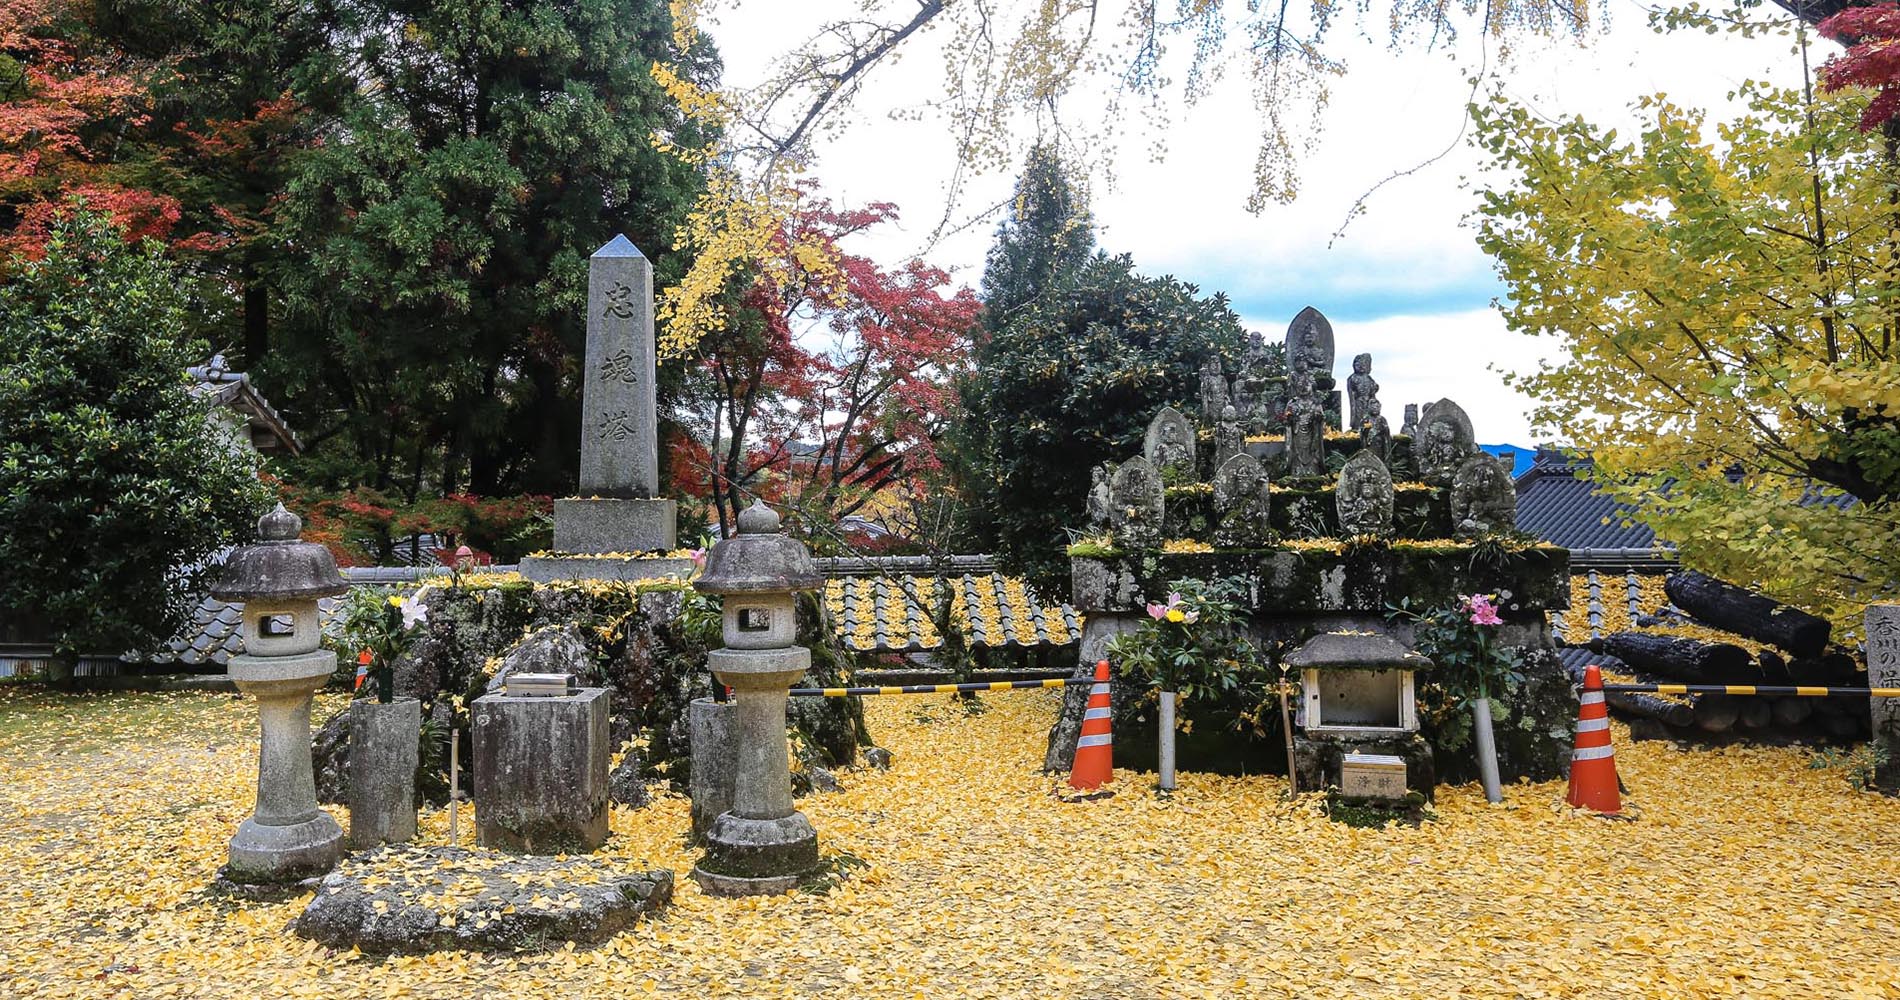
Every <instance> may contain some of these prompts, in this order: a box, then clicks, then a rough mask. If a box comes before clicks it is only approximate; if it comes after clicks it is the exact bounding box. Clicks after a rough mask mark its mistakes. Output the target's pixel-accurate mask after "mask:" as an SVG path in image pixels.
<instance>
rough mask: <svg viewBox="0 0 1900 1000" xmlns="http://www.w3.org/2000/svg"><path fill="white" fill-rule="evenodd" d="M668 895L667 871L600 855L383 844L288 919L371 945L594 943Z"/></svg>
mask: <svg viewBox="0 0 1900 1000" xmlns="http://www.w3.org/2000/svg"><path fill="white" fill-rule="evenodd" d="M672 899H673V873H672V872H670V871H666V870H663V869H662V870H654V871H645V870H640V869H634V868H623V867H619V866H616V865H614V864H613V863H611V862H606V861H603V860H602V859H601V858H598V857H585V858H550V857H528V856H518V855H507V854H498V853H495V852H492V851H471V850H468V849H466V848H460V847H414V846H401V847H386V848H382V849H379V850H375V851H367V852H364V853H362V854H357V855H354V856H352V857H350V858H348V859H346V860H345V861H344V862H343V864H341V865H339V866H338V867H337V869H336V870H335V871H333V872H331V873H330V874H329V875H327V876H325V877H324V879H323V881H322V882H321V883H319V885H318V887H317V894H316V896H315V898H313V899H311V901H310V905H309V906H307V907H305V908H304V911H303V913H302V914H301V915H299V916H298V917H297V919H296V920H295V921H294V922H293V923H292V925H291V927H292V929H293V930H294V931H296V933H297V934H298V935H300V936H302V937H306V938H309V939H310V940H312V941H316V942H318V943H319V944H323V945H325V946H328V947H331V948H339V949H342V948H350V947H356V948H361V949H362V950H363V951H364V952H366V953H371V954H390V953H400V954H411V955H415V954H423V953H427V952H433V951H452V950H459V951H523V950H525V951H546V950H550V949H553V948H558V947H560V946H561V945H563V944H565V943H567V942H569V941H572V942H574V943H576V944H581V945H592V944H599V943H600V942H602V941H605V940H607V939H608V938H611V937H613V936H614V935H615V934H618V933H619V932H621V931H622V930H625V929H626V928H628V927H630V926H632V925H633V924H634V923H635V922H637V921H638V920H640V919H641V918H643V917H646V916H648V915H651V914H653V913H657V912H658V911H660V910H661V909H664V908H665V907H666V906H667V905H668V904H669V903H671V902H672Z"/></svg>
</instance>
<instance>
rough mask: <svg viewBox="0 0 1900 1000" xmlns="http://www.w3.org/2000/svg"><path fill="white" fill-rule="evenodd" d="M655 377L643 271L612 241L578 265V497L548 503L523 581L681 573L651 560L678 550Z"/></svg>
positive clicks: (648, 288) (687, 565) (624, 246)
mask: <svg viewBox="0 0 1900 1000" xmlns="http://www.w3.org/2000/svg"><path fill="white" fill-rule="evenodd" d="M655 375H656V371H655V358H654V342H653V265H652V264H651V263H649V262H648V261H647V259H646V257H645V256H644V255H642V254H641V253H640V251H639V250H638V249H636V248H635V247H634V245H633V243H632V241H630V240H628V239H627V238H626V237H625V236H616V237H614V238H613V240H612V241H611V242H609V243H608V244H607V245H606V246H604V247H601V248H600V249H599V250H596V251H594V256H593V257H592V258H591V259H590V260H589V261H588V269H587V359H586V364H585V366H584V367H583V369H582V379H583V381H582V390H581V477H580V492H579V495H578V496H575V497H571V498H568V499H565V500H556V501H554V551H553V552H551V553H548V554H545V555H533V556H528V557H527V558H525V559H523V560H522V561H521V573H522V575H523V576H526V577H527V578H528V579H530V580H535V581H546V580H589V579H596V580H635V579H643V578H647V577H657V576H669V575H676V576H684V575H686V574H687V573H689V572H691V570H692V562H691V560H688V559H666V558H661V557H657V556H654V555H652V553H663V552H666V551H667V550H669V549H672V548H674V547H675V545H676V544H677V540H678V529H677V526H676V519H677V517H678V511H677V510H676V509H675V506H674V503H673V501H671V500H667V499H663V498H661V497H660V496H659V495H658V494H659V492H660V450H659V439H658V434H657V423H658V420H657V416H656V414H655V412H654V401H653V383H654V378H655Z"/></svg>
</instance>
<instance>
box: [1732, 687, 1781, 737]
mask: <svg viewBox="0 0 1900 1000" xmlns="http://www.w3.org/2000/svg"><path fill="white" fill-rule="evenodd" d="M1774 717H1775V713H1774V706H1773V705H1771V704H1769V703H1768V699H1767V698H1763V697H1761V696H1759V695H1756V696H1753V697H1746V698H1743V699H1742V711H1741V714H1740V715H1738V716H1736V717H1735V724H1736V725H1738V726H1741V727H1742V728H1743V729H1766V728H1768V723H1770V722H1772V721H1774Z"/></svg>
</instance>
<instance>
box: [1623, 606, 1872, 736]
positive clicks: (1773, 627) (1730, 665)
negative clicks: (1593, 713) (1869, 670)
mask: <svg viewBox="0 0 1900 1000" xmlns="http://www.w3.org/2000/svg"><path fill="white" fill-rule="evenodd" d="M1663 589H1664V591H1665V592H1666V593H1667V594H1668V595H1669V600H1670V603H1671V604H1672V606H1673V610H1674V611H1675V612H1679V613H1680V614H1681V615H1682V616H1685V618H1686V620H1688V621H1691V622H1693V623H1697V624H1702V625H1707V626H1709V627H1712V628H1715V629H1719V630H1721V631H1724V632H1728V633H1731V634H1733V635H1736V636H1739V637H1741V638H1743V639H1748V640H1752V641H1753V642H1755V643H1758V644H1760V646H1761V648H1760V649H1759V651H1757V652H1750V651H1749V650H1748V649H1745V648H1743V647H1742V646H1740V645H1737V644H1735V643H1729V642H1709V641H1705V640H1702V639H1694V638H1688V637H1684V636H1674V635H1662V634H1656V633H1651V632H1614V633H1611V634H1609V635H1606V636H1603V637H1602V638H1600V639H1593V640H1591V641H1590V642H1589V643H1588V644H1587V646H1588V648H1589V649H1590V650H1591V651H1592V652H1595V653H1598V654H1602V655H1604V656H1611V657H1615V658H1616V659H1618V660H1621V661H1622V662H1623V663H1624V664H1626V665H1627V668H1628V669H1623V670H1617V669H1615V668H1614V667H1613V668H1612V670H1613V672H1615V673H1620V674H1622V675H1623V677H1625V678H1627V679H1629V680H1630V681H1633V682H1635V683H1639V684H1754V685H1777V686H1782V685H1801V686H1813V687H1861V686H1865V684H1866V683H1867V675H1866V673H1865V672H1864V671H1862V670H1861V668H1860V665H1859V663H1858V662H1856V660H1855V658H1854V657H1853V655H1852V654H1850V653H1848V652H1846V651H1844V650H1841V649H1839V648H1836V647H1831V646H1830V645H1829V638H1830V627H1829V625H1828V623H1827V622H1826V621H1825V620H1824V619H1821V618H1816V617H1815V616H1813V615H1810V614H1807V613H1806V612H1803V611H1799V610H1796V609H1794V608H1791V607H1788V606H1787V605H1784V604H1781V603H1779V602H1776V601H1774V600H1771V599H1769V598H1767V597H1763V596H1761V595H1760V594H1756V593H1753V592H1751V591H1748V590H1745V589H1743V588H1741V587H1737V586H1734V585H1733V584H1728V583H1724V582H1722V581H1720V580H1717V579H1714V578H1712V577H1708V576H1704V575H1702V574H1700V573H1694V572H1687V571H1684V572H1678V573H1675V574H1674V575H1672V576H1670V577H1669V579H1668V580H1667V581H1666V582H1665V583H1664V586H1663ZM1605 700H1606V701H1608V702H1609V704H1610V707H1611V708H1612V709H1615V710H1616V711H1617V712H1619V713H1620V714H1622V715H1624V716H1625V717H1627V718H1630V719H1631V721H1632V728H1633V729H1638V728H1640V729H1641V730H1643V731H1644V733H1646V734H1648V735H1653V736H1665V735H1666V736H1671V737H1677V738H1681V737H1695V736H1709V737H1720V736H1727V735H1733V736H1739V737H1744V738H1752V739H1762V740H1773V741H1777V742H1778V741H1785V740H1797V739H1824V740H1853V739H1857V738H1860V737H1864V736H1865V735H1866V734H1867V731H1868V728H1869V718H1868V712H1867V699H1866V697H1864V696H1863V697H1827V698H1817V697H1779V696H1764V695H1728V694H1690V695H1652V694H1634V693H1627V692H1610V693H1609V695H1608V696H1607V698H1606V699H1605ZM1637 720H1642V724H1641V725H1640V726H1639V724H1638V722H1637ZM1659 728H1660V730H1662V731H1657V730H1658V729H1659ZM1639 735H1641V734H1639Z"/></svg>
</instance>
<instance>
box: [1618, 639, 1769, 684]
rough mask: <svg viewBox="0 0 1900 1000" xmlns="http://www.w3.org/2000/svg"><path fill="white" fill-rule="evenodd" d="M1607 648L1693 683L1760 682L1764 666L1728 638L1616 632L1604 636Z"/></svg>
mask: <svg viewBox="0 0 1900 1000" xmlns="http://www.w3.org/2000/svg"><path fill="white" fill-rule="evenodd" d="M1603 652H1605V653H1607V654H1609V655H1611V656H1614V657H1616V658H1617V659H1619V660H1622V661H1623V662H1624V663H1627V664H1629V665H1630V666H1632V667H1635V668H1636V669H1638V670H1641V671H1643V672H1644V673H1649V674H1655V675H1657V676H1659V677H1669V678H1675V679H1677V680H1679V681H1680V682H1683V683H1693V684H1759V683H1761V669H1760V668H1759V667H1757V666H1756V665H1755V658H1754V657H1752V656H1750V655H1748V650H1746V649H1743V648H1742V647H1740V646H1736V645H1732V644H1730V643H1726V642H1703V641H1702V640H1700V639H1687V638H1683V637H1681V636H1672V635H1650V634H1648V633H1644V632H1616V633H1613V634H1611V635H1607V636H1604V637H1603Z"/></svg>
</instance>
